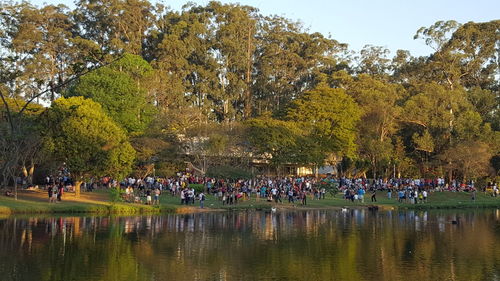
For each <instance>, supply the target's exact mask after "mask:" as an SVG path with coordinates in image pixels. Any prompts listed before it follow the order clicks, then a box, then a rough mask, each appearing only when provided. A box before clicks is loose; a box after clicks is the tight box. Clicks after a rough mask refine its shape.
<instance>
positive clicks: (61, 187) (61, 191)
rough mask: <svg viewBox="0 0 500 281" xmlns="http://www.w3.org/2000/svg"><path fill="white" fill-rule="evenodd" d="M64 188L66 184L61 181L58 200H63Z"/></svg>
mask: <svg viewBox="0 0 500 281" xmlns="http://www.w3.org/2000/svg"><path fill="white" fill-rule="evenodd" d="M63 189H64V186H63V184H62V183H60V184H59V187H58V189H57V201H62V195H63Z"/></svg>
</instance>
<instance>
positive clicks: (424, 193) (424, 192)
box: [422, 190, 427, 203]
mask: <svg viewBox="0 0 500 281" xmlns="http://www.w3.org/2000/svg"><path fill="white" fill-rule="evenodd" d="M422 197H423V198H424V203H427V191H426V190H424V191H422Z"/></svg>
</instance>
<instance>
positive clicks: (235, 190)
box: [47, 173, 499, 207]
mask: <svg viewBox="0 0 500 281" xmlns="http://www.w3.org/2000/svg"><path fill="white" fill-rule="evenodd" d="M71 184H72V182H71V179H70V178H68V177H60V178H57V179H56V180H54V179H53V178H51V177H47V186H48V194H49V199H50V202H55V201H56V200H57V201H60V200H61V198H62V194H63V191H64V190H65V187H68V186H71ZM118 185H119V186H120V187H121V190H123V191H124V192H123V199H124V201H126V202H131V203H145V204H150V205H158V204H159V201H160V194H161V193H165V192H167V193H169V194H170V195H171V196H177V197H179V199H180V204H183V205H194V204H195V201H198V202H199V204H200V207H203V206H204V201H205V200H206V195H211V196H213V198H214V199H215V200H218V201H221V203H222V205H234V204H238V202H239V201H241V200H248V199H251V198H253V199H254V200H256V201H261V200H262V201H268V202H274V203H283V202H288V203H291V204H302V205H307V201H308V198H309V200H322V199H325V197H326V194H327V192H328V193H331V194H333V195H335V194H336V193H340V194H342V196H343V198H344V199H345V200H346V201H351V202H365V198H366V197H370V199H369V201H370V202H377V193H381V192H382V191H383V192H384V196H387V198H388V199H393V200H397V201H398V202H400V203H412V204H425V203H426V202H428V198H429V194H430V193H431V192H439V191H452V192H458V191H465V192H470V194H471V198H472V199H473V200H474V199H475V196H476V187H475V186H474V182H473V181H469V182H459V181H456V180H453V181H451V182H449V183H447V182H446V181H445V180H444V179H443V178H435V179H366V178H347V177H340V178H336V177H325V178H314V177H274V178H271V177H259V178H253V179H240V180H228V179H216V178H210V177H201V176H195V175H192V174H189V173H178V174H177V175H176V176H175V177H169V178H161V177H152V176H148V177H145V178H134V177H129V178H126V179H124V180H122V181H121V182H118V181H116V180H113V179H111V178H103V179H100V180H99V181H90V182H86V183H84V184H83V185H82V187H83V189H84V190H86V191H89V192H91V191H93V190H94V189H96V188H106V187H107V188H110V187H114V188H116V187H118ZM488 188H489V189H490V193H491V194H492V196H498V195H499V189H498V187H497V185H496V184H495V183H489V184H488ZM68 189H70V187H68V188H66V190H68ZM366 201H368V200H366Z"/></svg>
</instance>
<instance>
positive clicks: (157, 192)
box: [154, 187, 160, 205]
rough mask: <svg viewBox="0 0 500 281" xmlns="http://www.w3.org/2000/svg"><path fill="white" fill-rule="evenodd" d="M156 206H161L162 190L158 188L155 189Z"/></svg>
mask: <svg viewBox="0 0 500 281" xmlns="http://www.w3.org/2000/svg"><path fill="white" fill-rule="evenodd" d="M154 204H155V205H160V189H159V188H158V187H157V188H156V189H155V201H154Z"/></svg>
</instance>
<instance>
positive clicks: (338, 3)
mask: <svg viewBox="0 0 500 281" xmlns="http://www.w3.org/2000/svg"><path fill="white" fill-rule="evenodd" d="M150 1H152V2H154V1H155V0H150ZM43 2H47V3H50V4H56V3H57V4H59V3H63V4H65V5H68V6H70V7H71V6H73V5H72V2H73V1H72V0H33V3H35V4H41V3H43ZM162 2H163V3H165V4H166V5H167V6H170V7H171V8H173V9H176V10H180V9H181V7H182V6H183V5H184V4H185V3H186V2H187V0H164V1H162ZM191 2H195V3H198V4H201V5H204V4H206V3H208V2H209V0H194V1H193V0H191ZM220 2H223V3H240V4H242V5H250V6H253V7H256V8H258V9H259V10H260V12H261V13H262V14H264V15H270V14H276V15H280V16H285V17H287V18H290V19H293V20H300V21H301V22H302V23H303V25H304V27H306V28H308V29H309V31H311V32H316V31H318V32H321V33H323V34H324V35H326V36H328V35H331V37H332V38H333V39H336V40H338V41H340V42H342V43H347V44H349V46H350V49H352V50H356V51H358V50H359V49H361V48H362V47H363V46H364V45H366V44H371V45H377V46H384V47H386V48H388V49H389V50H391V51H392V52H393V53H394V52H395V51H396V50H398V49H404V50H409V51H410V52H411V53H412V54H413V55H427V54H429V53H430V52H431V49H430V48H428V47H427V46H425V44H424V43H423V41H421V40H413V35H415V32H416V31H417V30H418V29H419V28H420V27H422V26H430V25H432V24H433V23H435V22H436V21H439V20H456V21H458V22H460V23H466V22H468V21H474V22H484V21H490V20H494V19H500V0H236V1H226V0H221V1H220Z"/></svg>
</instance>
